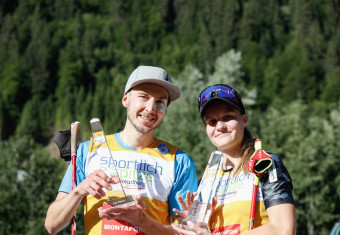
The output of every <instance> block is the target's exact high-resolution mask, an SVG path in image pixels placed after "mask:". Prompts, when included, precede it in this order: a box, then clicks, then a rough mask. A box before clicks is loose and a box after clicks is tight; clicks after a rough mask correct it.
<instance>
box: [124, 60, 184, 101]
mask: <svg viewBox="0 0 340 235" xmlns="http://www.w3.org/2000/svg"><path fill="white" fill-rule="evenodd" d="M142 83H153V84H156V85H159V86H161V87H163V88H164V89H165V90H167V91H168V93H169V97H170V101H174V100H176V99H178V98H179V97H180V96H181V91H180V90H179V88H178V87H176V86H175V85H174V84H173V82H172V79H171V77H170V76H169V74H168V73H167V72H166V71H165V70H164V69H162V68H158V67H153V66H144V65H141V66H139V67H138V68H136V69H135V70H134V71H133V72H132V73H131V75H130V77H129V79H128V81H127V83H126V86H125V91H124V94H126V93H127V92H129V91H130V90H131V89H132V88H134V87H135V86H138V85H140V84H142Z"/></svg>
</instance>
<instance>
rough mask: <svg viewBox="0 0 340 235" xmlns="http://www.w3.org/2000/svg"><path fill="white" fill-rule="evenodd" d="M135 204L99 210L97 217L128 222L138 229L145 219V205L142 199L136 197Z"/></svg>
mask: <svg viewBox="0 0 340 235" xmlns="http://www.w3.org/2000/svg"><path fill="white" fill-rule="evenodd" d="M136 199H137V203H136V205H132V206H122V207H111V208H107V209H102V208H99V209H98V211H99V216H100V217H101V218H104V219H121V220H126V221H129V222H130V223H131V224H133V225H135V226H138V227H140V226H141V224H142V223H143V220H144V219H145V216H146V215H145V214H144V210H145V203H144V202H143V200H142V197H141V196H140V195H138V196H137V197H136Z"/></svg>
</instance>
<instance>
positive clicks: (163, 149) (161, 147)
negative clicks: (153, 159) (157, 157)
mask: <svg viewBox="0 0 340 235" xmlns="http://www.w3.org/2000/svg"><path fill="white" fill-rule="evenodd" d="M157 148H158V150H159V152H160V153H161V154H166V153H168V152H170V150H169V148H168V146H166V145H165V144H160V145H158V147H157Z"/></svg>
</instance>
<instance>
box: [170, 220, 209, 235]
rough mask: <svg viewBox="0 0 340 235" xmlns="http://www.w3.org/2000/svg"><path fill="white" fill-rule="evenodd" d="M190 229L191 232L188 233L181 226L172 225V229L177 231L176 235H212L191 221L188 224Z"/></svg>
mask: <svg viewBox="0 0 340 235" xmlns="http://www.w3.org/2000/svg"><path fill="white" fill-rule="evenodd" d="M187 225H188V227H189V228H190V230H191V231H187V230H185V229H182V228H181V227H180V226H178V225H177V224H174V223H173V224H172V225H171V226H172V228H173V229H174V230H175V231H176V235H177V234H178V235H196V234H197V235H211V234H212V233H211V232H209V231H208V230H206V229H204V228H201V227H200V226H199V225H197V224H194V223H193V222H191V221H188V222H187Z"/></svg>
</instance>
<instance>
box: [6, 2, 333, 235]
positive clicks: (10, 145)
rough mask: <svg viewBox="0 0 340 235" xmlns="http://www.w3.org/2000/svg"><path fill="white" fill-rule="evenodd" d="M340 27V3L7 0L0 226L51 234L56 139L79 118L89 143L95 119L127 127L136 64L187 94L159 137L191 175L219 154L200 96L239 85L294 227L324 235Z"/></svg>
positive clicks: (57, 177)
mask: <svg viewBox="0 0 340 235" xmlns="http://www.w3.org/2000/svg"><path fill="white" fill-rule="evenodd" d="M339 21H340V1H339V0H329V1H328V0H319V1H317V0H309V1H307V0H278V1H265V0H214V1H211V0H196V1H183V0H149V1H137V0H135V1H133V0H111V1H100V0H54V1H46V0H20V1H18V0H11V1H9V0H7V1H6V0H1V1H0V87H1V90H0V172H1V173H0V205H1V206H0V234H46V233H47V232H46V230H45V228H44V225H43V224H44V218H45V214H46V211H47V208H48V205H49V204H50V203H51V202H52V201H53V200H54V199H55V196H56V194H57V190H58V187H59V184H60V182H61V179H62V176H63V174H64V172H65V169H66V164H65V163H64V161H63V160H62V159H61V158H60V157H59V155H58V149H57V147H56V145H55V144H54V143H53V142H52V141H51V139H52V137H53V136H54V134H55V133H56V132H57V131H58V130H66V129H68V128H69V127H70V124H71V123H72V122H73V121H75V120H78V121H80V122H81V126H80V135H79V138H80V140H81V141H83V140H86V139H89V137H90V135H91V133H90V128H89V120H90V119H91V118H92V117H98V118H100V119H101V120H102V124H103V126H104V129H105V132H106V133H113V132H117V131H119V130H121V129H122V128H123V125H124V122H125V119H126V116H125V111H124V109H123V107H122V105H121V97H122V95H123V90H124V86H125V82H126V80H127V78H128V76H129V74H130V73H131V72H132V71H133V69H135V68H136V67H137V66H138V65H141V64H143V65H154V66H159V67H162V68H164V69H165V70H167V71H168V72H169V74H170V76H171V77H172V78H173V79H174V80H175V83H176V84H177V85H178V86H179V87H180V88H181V90H182V97H181V99H180V100H178V101H176V102H174V103H172V104H171V105H170V106H169V109H168V112H167V115H166V118H165V120H164V121H163V124H162V125H161V127H160V128H159V129H158V130H157V135H158V137H159V138H163V139H165V140H166V141H169V142H171V143H173V144H175V145H177V146H179V147H180V148H181V149H182V150H184V151H185V152H187V153H189V154H190V156H191V157H192V158H193V159H194V161H195V165H196V169H197V173H198V175H199V176H200V175H201V174H202V171H203V168H204V166H205V165H206V163H207V159H208V156H209V155H210V152H211V151H212V150H213V149H214V148H213V146H212V145H211V144H210V143H209V140H208V139H207V137H206V134H205V132H204V128H203V124H202V121H201V120H200V117H199V114H198V110H197V96H198V94H199V92H200V91H201V90H202V89H203V88H204V87H205V86H207V85H212V84H215V83H226V84H230V85H231V86H234V87H235V88H236V89H238V90H239V91H240V92H241V95H242V97H243V99H244V101H245V106H246V109H247V113H248V114H249V116H250V130H251V131H252V133H253V135H254V137H260V138H262V140H263V146H264V149H266V150H268V151H271V152H275V153H277V154H278V155H279V156H280V157H281V158H282V160H283V162H284V164H285V165H286V167H287V168H288V170H289V172H290V174H291V177H292V179H293V183H294V191H293V193H294V199H295V203H296V208H297V221H298V227H297V231H298V234H328V233H329V231H330V229H331V227H332V224H333V223H334V222H335V221H336V220H337V219H339V218H340V200H339V198H340V174H339V171H340V167H339V166H340V151H339V149H340V141H339V139H340V27H339ZM81 214H82V212H81V208H79V210H78V225H77V228H78V231H79V233H80V234H82V231H83V226H82V218H81ZM63 233H64V234H68V233H69V229H66V230H64V231H63Z"/></svg>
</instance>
